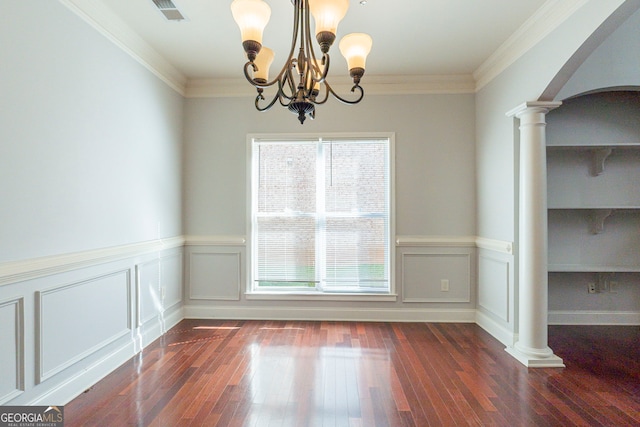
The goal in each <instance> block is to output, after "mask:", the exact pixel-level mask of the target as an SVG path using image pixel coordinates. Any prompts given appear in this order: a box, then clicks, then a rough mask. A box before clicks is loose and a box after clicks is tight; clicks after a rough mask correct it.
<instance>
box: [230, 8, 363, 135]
mask: <svg viewBox="0 0 640 427" xmlns="http://www.w3.org/2000/svg"><path fill="white" fill-rule="evenodd" d="M291 3H292V4H293V6H294V15H293V16H294V18H293V37H292V40H291V50H290V51H289V56H288V59H287V60H286V62H285V64H284V65H283V67H282V69H281V70H280V72H279V73H278V75H277V76H276V77H275V78H274V79H273V80H271V81H270V80H269V67H270V65H271V63H272V62H273V58H274V53H273V51H272V50H271V49H269V48H267V47H264V46H262V33H263V31H264V28H265V27H266V25H267V22H268V21H269V18H270V16H271V8H270V7H269V5H268V4H267V3H266V2H265V1H264V0H233V3H231V12H232V14H233V19H234V20H235V21H236V23H237V24H238V26H239V27H240V33H241V35H242V46H243V47H244V51H245V52H246V54H247V58H248V59H249V61H248V62H247V63H246V64H245V65H244V75H245V77H246V78H247V80H248V81H249V83H251V84H252V85H253V86H254V87H255V88H256V90H257V92H258V95H257V96H256V100H255V106H256V109H257V110H258V111H266V110H268V109H270V108H271V107H272V106H273V105H274V104H275V103H276V101H278V102H280V105H282V106H283V107H287V108H288V109H289V111H291V112H292V113H294V114H297V115H298V120H300V123H301V124H303V123H304V120H305V118H306V117H307V116H309V117H311V118H312V119H313V118H314V117H315V113H316V108H315V106H316V105H320V104H324V103H325V102H327V100H328V99H329V94H332V95H333V96H334V97H335V98H336V99H338V100H339V101H341V102H344V103H346V104H357V103H358V102H360V101H361V100H362V98H363V97H364V90H363V89H362V87H361V86H360V79H361V78H362V76H363V75H364V69H365V62H366V59H367V55H368V54H369V52H370V51H371V45H372V40H371V37H370V36H369V35H367V34H363V33H352V34H348V35H346V36H344V37H343V38H342V40H340V43H339V46H338V47H339V49H340V52H341V53H342V55H343V56H344V57H345V58H346V60H347V64H348V68H349V74H350V76H351V77H352V78H353V87H352V88H351V92H356V91H357V92H358V93H357V94H356V98H355V99H353V100H348V99H345V98H342V97H341V96H339V95H338V94H336V92H335V91H334V90H333V88H332V87H331V85H329V82H327V74H328V73H329V64H330V59H329V49H330V48H331V45H332V44H333V42H334V40H335V39H336V32H337V28H338V23H339V22H340V20H342V18H344V16H345V15H346V13H347V9H348V8H349V0H291ZM310 14H311V15H313V18H314V21H315V30H316V31H315V34H316V40H317V41H318V44H319V45H320V51H321V52H322V57H321V58H320V59H319V60H318V59H317V58H316V54H315V51H314V48H313V44H312V41H311V28H310V27H311V26H310V19H309V15H310ZM296 48H298V51H297V54H296ZM274 85H277V88H278V90H277V93H276V94H275V95H274V96H273V98H272V99H271V100H270V101H269V102H266V100H265V98H264V95H263V93H264V89H265V88H268V87H270V86H274ZM262 101H265V102H264V103H262ZM261 104H263V105H261Z"/></svg>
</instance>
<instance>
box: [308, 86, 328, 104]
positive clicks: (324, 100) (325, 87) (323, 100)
mask: <svg viewBox="0 0 640 427" xmlns="http://www.w3.org/2000/svg"><path fill="white" fill-rule="evenodd" d="M323 89H324V90H323V92H324V98H323V99H321V100H320V101H318V99H317V97H316V99H313V100H312V101H311V102H313V103H314V104H316V105H322V104H324V103H325V102H327V101H328V100H329V87H328V85H327V84H326V83H325V84H324V85H323Z"/></svg>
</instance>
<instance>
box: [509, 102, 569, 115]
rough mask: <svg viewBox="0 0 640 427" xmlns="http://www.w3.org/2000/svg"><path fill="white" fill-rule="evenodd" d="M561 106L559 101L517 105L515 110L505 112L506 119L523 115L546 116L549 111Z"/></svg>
mask: <svg viewBox="0 0 640 427" xmlns="http://www.w3.org/2000/svg"><path fill="white" fill-rule="evenodd" d="M561 105H562V102H561V101H528V102H524V103H522V104H520V105H518V106H517V107H516V108H514V109H512V110H509V111H507V113H506V115H507V117H517V118H520V117H521V116H523V115H524V114H532V113H542V114H547V113H548V112H549V111H551V110H553V109H555V108H558V107H559V106H561Z"/></svg>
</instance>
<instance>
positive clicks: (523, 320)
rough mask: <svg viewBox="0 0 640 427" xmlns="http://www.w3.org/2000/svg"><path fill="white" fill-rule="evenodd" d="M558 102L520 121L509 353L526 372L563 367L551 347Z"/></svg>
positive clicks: (519, 112) (524, 108) (526, 107)
mask: <svg viewBox="0 0 640 427" xmlns="http://www.w3.org/2000/svg"><path fill="white" fill-rule="evenodd" d="M560 104H561V103H559V102H527V103H525V104H523V105H520V106H519V107H517V108H515V109H513V110H511V111H510V112H509V113H507V115H508V116H511V117H513V116H515V117H517V118H518V119H520V175H519V176H520V187H519V189H520V192H519V200H520V204H519V239H518V261H519V262H518V268H519V272H518V302H517V303H518V339H517V341H516V343H515V345H514V346H513V347H508V348H507V349H506V350H507V352H509V354H511V355H512V356H513V357H515V358H516V359H518V360H519V361H520V362H522V363H523V364H524V365H525V366H528V367H563V366H564V364H563V363H562V359H560V358H559V357H557V356H556V355H554V354H553V351H552V350H551V349H550V348H549V346H548V318H547V312H548V303H549V301H548V299H549V298H548V277H547V275H548V270H547V153H546V138H545V127H546V121H545V116H546V114H547V113H548V112H549V111H550V110H552V109H554V108H556V107H558V106H560Z"/></svg>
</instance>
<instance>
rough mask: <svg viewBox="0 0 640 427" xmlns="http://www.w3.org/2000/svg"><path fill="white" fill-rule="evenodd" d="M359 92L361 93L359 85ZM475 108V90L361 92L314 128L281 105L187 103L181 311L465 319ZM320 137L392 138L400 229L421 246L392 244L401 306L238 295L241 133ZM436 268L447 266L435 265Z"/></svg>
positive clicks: (327, 110) (333, 107)
mask: <svg viewBox="0 0 640 427" xmlns="http://www.w3.org/2000/svg"><path fill="white" fill-rule="evenodd" d="M365 80H366V79H365ZM364 85H365V90H366V81H365V82H364ZM474 109H475V105H474V96H473V94H458V95H415V96H365V99H364V101H363V102H362V103H361V104H359V105H357V106H346V105H342V104H339V103H337V102H335V101H333V102H332V101H330V102H329V103H328V104H326V105H324V106H320V107H318V109H317V116H316V119H315V120H314V121H309V120H308V121H307V122H305V124H304V125H300V123H299V122H298V121H297V118H296V117H295V116H294V115H292V114H291V113H289V112H288V111H286V110H285V109H283V108H281V107H274V110H273V111H269V112H265V113H259V112H257V111H255V110H254V108H253V100H252V99H250V98H209V99H188V100H187V101H186V109H185V117H186V122H185V194H184V200H185V204H184V212H185V214H184V217H185V234H186V235H187V251H186V255H187V256H186V258H185V262H186V265H185V268H186V284H185V286H186V287H185V289H186V293H187V295H186V297H187V299H186V304H187V307H186V311H185V314H186V315H187V316H191V317H199V316H205V317H239V318H247V317H249V318H251V317H262V318H264V317H269V318H278V317H280V318H295V317H298V318H330V319H338V318H352V319H354V318H360V319H363V318H364V319H371V320H375V319H376V318H377V319H385V318H386V319H400V320H402V319H405V320H406V319H410V318H418V319H422V320H424V319H427V318H429V313H428V310H429V308H439V309H442V308H444V307H450V308H451V311H450V312H448V313H446V315H451V316H453V317H450V319H453V318H456V317H455V316H456V310H467V311H464V313H463V314H462V317H457V319H458V320H466V321H469V320H472V316H471V317H469V315H470V313H471V311H472V310H473V308H474V307H475V295H474V289H475V281H476V278H475V275H476V268H475V241H474V237H473V236H475V234H476V232H475V210H476V206H475V203H476V202H475V200H476V196H475V183H474V177H475V170H474V165H475V161H474V159H475V152H474V140H473V139H474V127H475V123H474ZM323 132H324V133H331V132H346V133H352V132H393V133H394V134H395V200H396V209H395V212H396V217H395V226H396V233H397V235H398V236H401V237H403V236H411V237H412V238H416V237H417V238H418V240H419V242H417V243H416V242H415V241H412V246H410V247H409V246H406V247H405V246H403V245H402V244H400V245H399V246H398V248H397V249H398V251H397V257H396V259H395V261H396V276H395V277H393V281H394V283H395V284H396V290H397V292H398V294H399V296H398V299H397V301H383V302H381V301H376V300H375V299H370V301H369V302H366V301H364V299H362V300H363V301H349V302H344V301H342V302H341V301H332V302H327V301H326V300H322V299H321V298H316V299H313V298H306V299H304V298H300V300H298V301H291V300H285V299H282V298H281V299H279V300H277V301H259V300H254V299H250V298H248V297H246V296H245V295H244V290H245V289H246V284H247V283H246V281H247V279H248V278H247V276H246V272H247V251H248V250H247V245H246V244H244V243H243V242H242V239H245V238H248V237H249V236H247V229H246V228H247V215H248V212H247V200H248V195H247V159H248V153H247V134H252V133H261V134H262V133H272V134H301V133H314V134H318V133H320V134H321V133H323ZM469 236H471V237H469ZM460 237H461V238H463V239H464V240H465V242H463V243H462V244H461V245H460V244H459V242H456V243H457V244H458V245H459V246H456V247H452V244H451V241H450V240H451V239H454V238H460ZM434 261H435V262H436V264H431V263H432V262H434ZM438 262H439V263H440V264H439V265H446V267H443V268H434V267H436V266H437V265H438ZM212 266H216V267H215V268H214V267H212ZM444 278H448V279H450V280H451V283H452V285H451V286H453V288H452V290H451V291H450V293H442V292H441V291H440V279H444ZM460 295H462V297H460ZM454 296H455V298H454ZM407 300H411V302H410V303H409V302H408V301H407ZM314 310H315V311H314ZM469 310H471V311H469ZM412 316H413V317H412Z"/></svg>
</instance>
